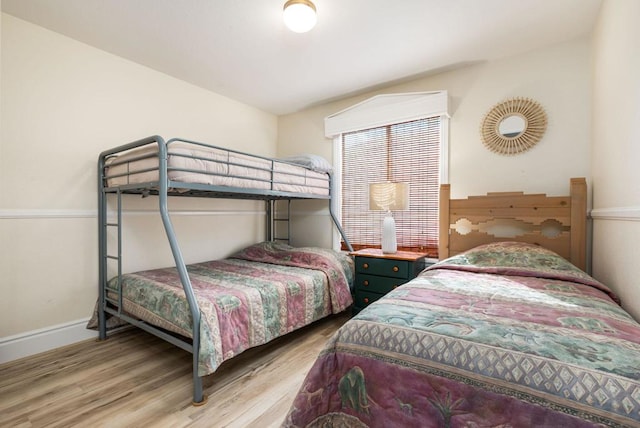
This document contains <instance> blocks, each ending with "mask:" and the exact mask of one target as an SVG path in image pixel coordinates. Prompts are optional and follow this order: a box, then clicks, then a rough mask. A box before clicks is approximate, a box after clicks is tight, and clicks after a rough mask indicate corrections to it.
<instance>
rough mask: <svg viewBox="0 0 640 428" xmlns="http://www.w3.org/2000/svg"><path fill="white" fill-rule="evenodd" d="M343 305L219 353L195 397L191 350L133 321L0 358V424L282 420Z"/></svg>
mask: <svg viewBox="0 0 640 428" xmlns="http://www.w3.org/2000/svg"><path fill="white" fill-rule="evenodd" d="M348 318H349V315H348V314H347V313H344V314H341V315H336V316H332V317H329V318H327V319H325V320H320V321H318V322H316V323H314V324H312V325H311V326H308V327H305V328H303V329H300V330H298V331H296V332H293V333H291V334H289V335H287V336H285V337H282V338H279V339H276V340H275V341H272V342H271V343H268V344H266V345H264V346H261V347H259V348H254V349H250V350H248V351H246V352H244V353H242V354H241V355H239V356H237V357H235V358H233V359H231V360H229V361H227V362H225V363H224V364H222V366H220V368H219V369H218V370H217V371H216V372H215V373H214V374H212V375H210V376H207V377H206V378H204V387H205V394H206V395H207V396H208V397H209V401H208V402H207V403H206V404H205V405H204V406H200V407H196V406H192V405H191V399H192V383H191V354H189V353H187V352H186V351H183V350H181V349H179V348H177V347H175V346H173V345H171V344H169V343H166V342H164V341H162V340H160V339H158V338H156V337H154V336H152V335H150V334H148V333H145V332H143V331H142V330H139V329H135V328H132V329H126V330H124V331H122V332H119V333H115V334H112V335H110V336H109V338H108V339H107V340H106V341H93V340H90V341H85V342H81V343H77V344H74V345H70V346H67V347H64V348H59V349H56V350H53V351H49V352H45V353H43V354H39V355H35V356H32V357H28V358H23V359H20V360H17V361H12V362H9V363H6V364H4V365H0V427H20V428H23V427H24V428H26V427H142V426H144V427H234V428H235V427H237V428H240V427H242V428H244V427H260V428H265V427H279V426H280V425H281V423H282V422H283V421H284V418H285V416H286V413H287V411H288V409H289V406H290V405H291V402H292V401H293V398H294V396H295V394H296V393H297V392H298V389H299V388H300V386H301V384H302V381H303V379H304V376H305V375H306V373H307V371H308V370H309V368H310V367H311V365H312V364H313V361H314V360H315V357H316V356H317V354H318V352H320V350H321V349H322V347H323V346H324V344H325V342H326V341H327V340H328V339H329V338H330V337H331V335H332V334H333V333H334V332H335V331H336V330H337V329H338V328H339V327H340V326H341V325H342V324H344V323H345V322H346V321H347V319H348Z"/></svg>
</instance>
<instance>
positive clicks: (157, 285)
mask: <svg viewBox="0 0 640 428" xmlns="http://www.w3.org/2000/svg"><path fill="white" fill-rule="evenodd" d="M187 270H188V272H189V277H190V280H191V285H192V287H193V290H194V293H195V295H196V299H197V301H198V305H199V307H200V312H201V314H202V315H201V323H200V324H201V325H200V351H199V365H198V374H199V375H200V376H204V375H207V374H210V373H212V372H214V371H215V370H216V369H217V367H218V366H219V365H220V364H221V363H222V362H223V361H225V360H227V359H229V358H231V357H233V356H235V355H237V354H239V353H241V352H242V351H244V350H246V349H248V348H251V347H254V346H258V345H262V344H264V343H267V342H268V341H270V340H272V339H275V338H276V337H279V336H282V335H284V334H286V333H289V332H291V331H293V330H295V329H297V328H300V327H303V326H305V325H307V324H310V323H312V322H313V321H316V320H318V319H320V318H323V317H325V316H327V315H329V314H331V313H339V312H341V311H343V310H345V309H346V308H348V307H349V306H350V305H351V303H352V299H351V292H350V284H351V283H352V281H353V264H352V262H351V260H350V258H349V256H348V255H345V254H342V253H339V252H335V251H332V250H327V249H322V248H311V247H309V248H293V247H290V246H288V245H284V244H280V243H273V242H264V243H261V244H256V245H254V246H251V247H249V248H246V249H244V250H242V251H240V252H239V253H237V254H235V255H233V256H232V257H230V258H228V259H224V260H217V261H211V262H205V263H197V264H192V265H188V266H187ZM122 278H123V279H122V290H123V306H124V309H125V311H126V312H128V313H130V314H132V315H134V316H136V317H138V318H140V319H142V320H145V321H147V322H149V323H151V324H154V325H156V326H159V327H162V328H165V329H167V330H170V331H173V332H176V333H179V334H182V335H184V336H187V337H191V335H192V333H191V329H192V320H191V314H190V312H189V306H188V304H187V300H186V298H185V295H184V291H183V289H182V283H181V282H180V278H179V276H178V272H177V270H176V269H175V267H174V268H166V269H154V270H149V271H144V272H137V273H131V274H126V275H123V277H122ZM108 287H109V288H110V289H114V290H117V288H118V282H117V278H113V279H112V280H111V281H110V282H109V284H108ZM94 318H96V316H95V315H94ZM94 323H95V320H94ZM91 324H92V322H91V321H90V326H91Z"/></svg>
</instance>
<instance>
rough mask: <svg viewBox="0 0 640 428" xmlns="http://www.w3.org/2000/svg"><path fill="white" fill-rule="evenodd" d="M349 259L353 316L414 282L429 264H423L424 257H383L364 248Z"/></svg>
mask: <svg viewBox="0 0 640 428" xmlns="http://www.w3.org/2000/svg"><path fill="white" fill-rule="evenodd" d="M350 255H352V256H353V257H354V258H355V265H356V278H355V287H354V290H355V298H354V304H353V312H354V313H358V312H360V311H361V310H362V309H363V308H365V307H367V306H368V305H369V304H371V303H373V302H375V301H376V300H378V299H380V298H381V297H382V296H384V295H385V294H387V293H388V292H389V291H391V290H393V289H394V288H396V287H397V286H399V285H402V284H404V283H405V282H408V281H409V280H411V279H413V278H415V277H416V275H418V274H419V273H420V272H421V271H422V270H423V269H424V268H425V267H426V266H428V265H430V264H431V263H427V262H426V260H425V258H426V254H422V253H413V252H409V251H398V252H397V253H394V254H384V253H383V252H382V250H379V249H369V248H367V249H364V250H360V251H354V252H352V253H350Z"/></svg>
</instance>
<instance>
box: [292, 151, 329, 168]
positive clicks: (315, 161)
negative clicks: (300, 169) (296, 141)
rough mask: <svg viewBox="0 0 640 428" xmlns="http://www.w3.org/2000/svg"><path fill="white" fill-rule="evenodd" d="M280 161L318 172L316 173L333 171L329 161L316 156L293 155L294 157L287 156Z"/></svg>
mask: <svg viewBox="0 0 640 428" xmlns="http://www.w3.org/2000/svg"><path fill="white" fill-rule="evenodd" d="M282 160H283V161H286V162H291V163H295V164H298V165H302V166H304V167H306V168H309V169H310V170H312V171H318V172H331V171H333V167H332V166H331V164H330V163H329V161H328V160H326V159H325V158H323V157H322V156H318V155H312V154H308V153H304V154H300V155H295V156H287V157H285V158H282Z"/></svg>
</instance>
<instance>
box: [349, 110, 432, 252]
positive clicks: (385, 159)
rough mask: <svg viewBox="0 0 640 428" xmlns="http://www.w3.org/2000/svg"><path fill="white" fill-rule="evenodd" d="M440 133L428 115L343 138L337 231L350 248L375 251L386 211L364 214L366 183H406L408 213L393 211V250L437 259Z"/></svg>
mask: <svg viewBox="0 0 640 428" xmlns="http://www.w3.org/2000/svg"><path fill="white" fill-rule="evenodd" d="M440 129H441V127H440V117H430V118H425V119H418V120H413V121H410V122H403V123H398V124H392V125H386V126H381V127H377V128H372V129H366V130H362V131H355V132H349V133H345V134H342V168H341V169H342V180H341V187H342V188H341V194H342V209H341V217H342V227H343V228H344V230H345V233H346V235H347V238H348V239H349V241H350V243H351V245H352V246H353V247H354V248H355V249H359V248H365V247H369V248H372V247H378V248H379V246H380V241H381V224H382V219H383V218H384V216H385V215H386V213H385V212H384V211H371V210H369V183H379V182H385V181H391V182H401V183H409V210H408V211H394V212H393V213H392V215H393V217H394V218H395V221H396V234H397V239H398V249H400V250H407V251H420V252H428V253H429V255H430V256H433V257H436V256H437V248H438V188H439V184H440V183H439V182H440ZM343 249H346V246H344V244H343Z"/></svg>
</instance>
